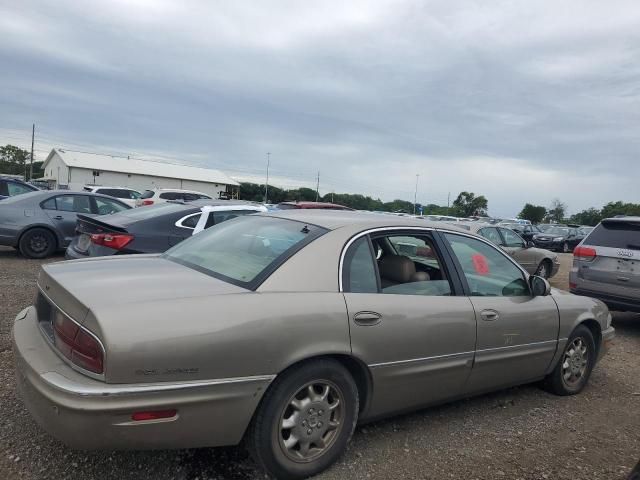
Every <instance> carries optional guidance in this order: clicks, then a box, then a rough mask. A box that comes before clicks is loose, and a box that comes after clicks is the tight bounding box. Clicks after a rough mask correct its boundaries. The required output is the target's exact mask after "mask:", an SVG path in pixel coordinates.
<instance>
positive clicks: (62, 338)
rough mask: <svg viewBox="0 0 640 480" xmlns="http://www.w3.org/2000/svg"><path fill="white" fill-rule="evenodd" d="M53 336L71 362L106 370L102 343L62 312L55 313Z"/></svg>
mask: <svg viewBox="0 0 640 480" xmlns="http://www.w3.org/2000/svg"><path fill="white" fill-rule="evenodd" d="M53 337H54V342H55V345H56V348H57V349H58V351H59V352H60V353H62V355H64V356H65V357H67V358H68V359H69V360H71V362H73V363H75V364H76V365H77V366H79V367H82V368H84V369H85V370H89V371H90V372H94V373H102V372H103V371H104V356H103V353H102V348H101V347H100V343H99V342H98V341H97V340H96V339H95V338H94V337H93V336H92V335H91V334H89V333H88V332H87V331H85V330H83V329H82V328H80V326H79V325H78V324H76V323H75V322H74V321H72V320H71V319H69V318H67V317H66V316H65V315H64V314H63V313H61V312H56V314H55V318H54V321H53Z"/></svg>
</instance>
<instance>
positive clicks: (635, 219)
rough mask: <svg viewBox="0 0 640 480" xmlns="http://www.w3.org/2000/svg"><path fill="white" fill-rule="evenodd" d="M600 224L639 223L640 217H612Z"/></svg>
mask: <svg viewBox="0 0 640 480" xmlns="http://www.w3.org/2000/svg"><path fill="white" fill-rule="evenodd" d="M602 223H640V217H637V216H628V217H613V218H605V219H604V220H602Z"/></svg>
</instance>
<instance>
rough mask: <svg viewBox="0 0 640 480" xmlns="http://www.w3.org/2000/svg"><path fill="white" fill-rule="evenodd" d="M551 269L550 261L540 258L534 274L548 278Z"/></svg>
mask: <svg viewBox="0 0 640 480" xmlns="http://www.w3.org/2000/svg"><path fill="white" fill-rule="evenodd" d="M551 269H552V267H551V262H550V261H549V260H542V261H541V262H540V265H538V269H537V270H536V275H538V276H539V277H542V278H549V277H550V276H551Z"/></svg>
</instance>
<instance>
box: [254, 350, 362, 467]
mask: <svg viewBox="0 0 640 480" xmlns="http://www.w3.org/2000/svg"><path fill="white" fill-rule="evenodd" d="M357 419H358V389H357V387H356V385H355V382H354V381H353V378H352V377H351V375H350V374H349V372H348V371H347V370H346V369H345V368H344V367H343V366H342V365H341V364H340V363H339V362H337V361H335V360H331V359H322V360H313V361H310V362H306V363H304V364H301V365H299V366H298V367H294V368H293V369H291V370H290V371H287V372H285V373H284V374H283V375H282V376H279V377H278V378H276V380H275V381H274V383H273V384H272V385H271V387H270V388H269V391H267V393H266V394H265V397H264V398H263V400H262V402H261V404H260V407H259V408H258V411H257V413H256V415H255V417H254V419H253V421H252V424H251V428H250V430H249V436H248V438H247V440H248V444H249V449H250V451H251V453H252V454H253V456H254V458H255V459H256V461H257V462H258V463H259V464H260V465H261V466H262V467H263V468H264V469H265V470H266V471H267V472H268V473H269V474H270V475H272V476H273V477H274V478H278V479H299V478H307V477H310V476H312V475H315V474H317V473H319V472H321V471H323V470H325V469H326V468H328V467H329V466H331V465H332V464H333V463H334V462H335V461H336V460H337V459H338V457H339V456H340V455H341V454H342V452H343V451H344V449H345V448H346V445H347V442H348V441H349V438H350V437H351V434H352V433H353V430H354V428H355V425H356V421H357Z"/></svg>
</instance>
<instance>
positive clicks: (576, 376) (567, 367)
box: [562, 337, 589, 388]
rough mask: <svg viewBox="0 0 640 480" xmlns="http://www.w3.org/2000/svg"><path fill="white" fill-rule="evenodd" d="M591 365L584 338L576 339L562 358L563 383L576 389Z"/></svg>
mask: <svg viewBox="0 0 640 480" xmlns="http://www.w3.org/2000/svg"><path fill="white" fill-rule="evenodd" d="M588 365H589V350H588V349H587V344H586V342H585V341H584V339H583V338H582V337H576V338H574V339H573V341H572V342H571V343H570V344H569V345H568V346H567V348H566V349H565V351H564V356H563V358H562V381H563V382H564V384H565V385H566V386H567V387H570V388H572V387H575V386H576V385H577V384H579V383H580V382H581V381H582V379H583V378H584V376H585V374H586V372H587V366H588Z"/></svg>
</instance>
